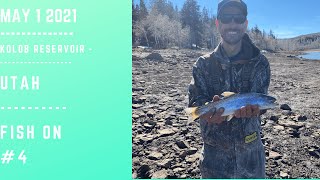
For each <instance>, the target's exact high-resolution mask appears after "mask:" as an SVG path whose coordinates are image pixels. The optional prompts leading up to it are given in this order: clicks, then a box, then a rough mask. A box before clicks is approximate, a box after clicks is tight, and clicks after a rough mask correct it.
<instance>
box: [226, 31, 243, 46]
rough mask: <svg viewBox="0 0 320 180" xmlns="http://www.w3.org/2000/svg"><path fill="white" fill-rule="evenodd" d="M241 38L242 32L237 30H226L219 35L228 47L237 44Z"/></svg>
mask: <svg viewBox="0 0 320 180" xmlns="http://www.w3.org/2000/svg"><path fill="white" fill-rule="evenodd" d="M243 36H244V32H242V31H240V30H239V29H227V30H224V31H223V32H222V33H221V37H222V39H223V40H224V41H225V42H226V43H228V44H230V45H235V44H238V43H239V42H240V41H241V40H242V38H243Z"/></svg>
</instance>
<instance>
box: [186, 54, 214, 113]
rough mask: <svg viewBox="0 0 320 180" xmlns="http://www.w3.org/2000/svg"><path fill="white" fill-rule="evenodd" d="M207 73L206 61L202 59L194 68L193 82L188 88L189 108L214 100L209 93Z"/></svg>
mask: <svg viewBox="0 0 320 180" xmlns="http://www.w3.org/2000/svg"><path fill="white" fill-rule="evenodd" d="M205 71H206V68H205V59H204V58H203V57H200V58H199V59H198V60H197V62H196V63H195V64H194V65H193V68H192V80H191V83H190V85H189V88H188V96H189V104H188V107H193V106H201V105H203V104H205V103H206V102H208V101H211V100H212V97H211V98H210V96H209V93H208V87H207V84H206V78H207V77H206V76H205V74H206V73H205Z"/></svg>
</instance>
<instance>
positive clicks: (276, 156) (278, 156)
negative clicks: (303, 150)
mask: <svg viewBox="0 0 320 180" xmlns="http://www.w3.org/2000/svg"><path fill="white" fill-rule="evenodd" d="M281 157H282V155H281V154H279V153H277V152H274V151H269V159H274V160H278V159H281Z"/></svg>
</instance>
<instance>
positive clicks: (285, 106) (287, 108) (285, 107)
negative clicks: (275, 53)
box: [280, 104, 292, 111]
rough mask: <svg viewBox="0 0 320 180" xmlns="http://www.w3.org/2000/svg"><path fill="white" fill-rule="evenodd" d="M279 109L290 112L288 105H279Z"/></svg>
mask: <svg viewBox="0 0 320 180" xmlns="http://www.w3.org/2000/svg"><path fill="white" fill-rule="evenodd" d="M280 109H282V110H288V111H291V110H292V109H291V108H290V106H289V105H288V104H281V106H280Z"/></svg>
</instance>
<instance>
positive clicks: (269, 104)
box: [263, 95, 279, 109]
mask: <svg viewBox="0 0 320 180" xmlns="http://www.w3.org/2000/svg"><path fill="white" fill-rule="evenodd" d="M263 99H264V101H265V103H263V104H264V107H265V108H266V109H274V108H276V107H277V106H278V105H279V104H278V103H277V102H276V100H277V99H276V98H274V97H272V96H268V95H264V96H263Z"/></svg>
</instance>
